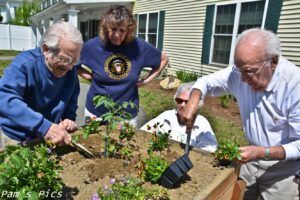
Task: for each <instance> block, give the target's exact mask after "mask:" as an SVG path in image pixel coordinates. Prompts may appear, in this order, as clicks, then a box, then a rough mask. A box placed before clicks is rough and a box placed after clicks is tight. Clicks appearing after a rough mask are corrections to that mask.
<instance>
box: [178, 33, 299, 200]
mask: <svg viewBox="0 0 300 200" xmlns="http://www.w3.org/2000/svg"><path fill="white" fill-rule="evenodd" d="M234 61H235V65H233V66H232V67H228V68H226V69H224V70H221V71H218V72H216V73H214V74H211V75H208V76H205V77H201V78H199V79H198V80H197V82H196V83H195V85H194V86H193V90H192V92H191V97H190V100H189V102H188V103H187V105H186V107H185V108H184V109H183V110H182V112H180V116H181V117H182V119H183V120H184V121H185V123H186V125H187V127H188V128H190V127H192V124H193V121H194V118H195V117H194V116H195V115H196V113H197V110H198V102H199V100H200V99H201V98H202V96H206V95H223V94H225V93H230V94H233V95H234V96H235V97H236V99H237V102H238V105H239V108H240V112H241V119H242V124H243V130H244V132H245V135H246V138H247V139H248V141H249V143H250V146H244V147H240V150H241V152H242V153H241V157H242V159H241V162H242V163H244V164H243V165H242V167H241V172H240V177H241V178H242V179H244V180H245V181H246V182H247V188H246V193H245V199H258V198H260V199H298V196H297V186H296V184H294V183H293V182H292V181H293V176H294V174H295V173H296V172H297V170H299V169H300V160H299V159H300V101H299V99H300V78H299V77H300V69H299V68H298V67H296V66H295V65H294V64H293V63H291V62H289V61H288V60H286V59H285V58H283V57H281V55H280V41H279V39H278V37H277V36H276V35H275V34H274V33H272V32H269V31H266V30H260V29H250V30H247V31H245V32H243V33H242V34H241V35H240V36H239V38H238V39H237V44H236V48H235V55H234Z"/></svg>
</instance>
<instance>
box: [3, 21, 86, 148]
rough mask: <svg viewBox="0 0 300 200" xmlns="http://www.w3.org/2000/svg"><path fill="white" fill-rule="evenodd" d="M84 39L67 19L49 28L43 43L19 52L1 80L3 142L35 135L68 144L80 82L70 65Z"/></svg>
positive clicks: (12, 141)
mask: <svg viewBox="0 0 300 200" xmlns="http://www.w3.org/2000/svg"><path fill="white" fill-rule="evenodd" d="M82 44H83V41H82V36H81V33H80V32H79V31H78V30H77V29H76V28H75V27H74V26H72V25H71V24H69V23H67V22H57V23H55V24H53V25H52V26H51V27H49V28H48V30H47V31H46V33H45V34H44V36H43V38H42V40H41V47H40V48H36V49H32V50H29V51H24V52H22V53H21V54H19V55H18V56H17V57H16V58H15V59H14V60H13V62H12V63H11V64H10V65H9V66H8V68H7V69H6V70H5V73H4V75H3V77H2V78H1V79H0V107H1V109H0V126H1V127H2V129H3V132H4V134H2V135H1V137H0V138H1V147H2V148H3V147H4V146H5V145H8V144H16V143H19V142H24V141H30V140H33V139H42V138H44V139H45V140H50V141H51V142H53V143H54V144H68V143H70V141H71V136H70V135H69V134H68V133H67V132H69V131H73V130H74V129H75V127H76V124H75V122H74V120H75V118H76V109H77V97H78V94H79V81H78V77H77V72H76V70H75V69H73V65H74V64H75V63H76V62H77V59H78V58H79V55H80V50H81V47H82Z"/></svg>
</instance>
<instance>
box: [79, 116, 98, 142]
mask: <svg viewBox="0 0 300 200" xmlns="http://www.w3.org/2000/svg"><path fill="white" fill-rule="evenodd" d="M99 130H100V122H99V121H98V120H96V119H92V120H91V121H90V123H89V124H88V125H86V126H84V127H83V138H87V137H88V136H89V135H90V134H95V133H98V132H99Z"/></svg>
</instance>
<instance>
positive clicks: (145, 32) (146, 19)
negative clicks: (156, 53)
mask: <svg viewBox="0 0 300 200" xmlns="http://www.w3.org/2000/svg"><path fill="white" fill-rule="evenodd" d="M158 19H159V13H157V12H155V13H147V14H138V15H137V16H136V21H137V36H138V37H139V38H141V39H143V40H145V41H147V42H149V43H150V44H152V45H153V46H155V47H158V26H159V23H158V21H159V20H158Z"/></svg>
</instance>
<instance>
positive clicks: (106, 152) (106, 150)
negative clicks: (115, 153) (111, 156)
mask: <svg viewBox="0 0 300 200" xmlns="http://www.w3.org/2000/svg"><path fill="white" fill-rule="evenodd" d="M108 138H109V122H107V124H106V134H105V147H104V155H105V157H108V148H109V141H108Z"/></svg>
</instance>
